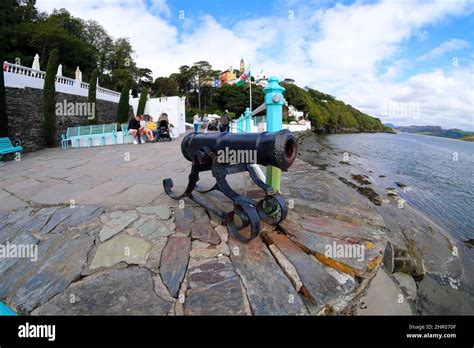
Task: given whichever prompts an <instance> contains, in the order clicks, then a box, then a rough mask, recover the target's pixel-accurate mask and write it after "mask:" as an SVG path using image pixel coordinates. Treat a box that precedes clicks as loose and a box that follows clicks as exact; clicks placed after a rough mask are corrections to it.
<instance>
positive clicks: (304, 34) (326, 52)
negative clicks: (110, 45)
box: [37, 0, 474, 130]
mask: <svg viewBox="0 0 474 348" xmlns="http://www.w3.org/2000/svg"><path fill="white" fill-rule="evenodd" d="M281 5H282V11H281V12H280V13H282V15H266V14H265V13H262V16H261V17H258V18H256V19H255V18H254V19H245V17H243V18H244V19H242V20H240V21H237V22H234V23H235V24H233V25H232V26H228V25H225V24H223V23H222V22H220V20H219V19H216V18H215V17H213V16H211V15H210V14H208V13H206V9H203V10H202V12H201V13H200V14H199V15H198V16H197V17H192V18H185V19H184V20H177V21H171V19H172V18H170V17H171V16H172V14H171V13H170V9H169V6H168V5H167V2H166V1H165V0H154V1H152V6H151V7H150V6H149V5H147V4H146V3H145V0H116V1H105V2H97V1H95V0H94V1H92V0H83V1H80V2H79V1H75V0H74V1H72V0H38V1H37V6H38V8H39V9H41V10H46V11H51V10H52V9H53V8H61V7H66V8H67V9H68V10H69V11H70V12H71V13H72V14H73V15H75V16H78V17H81V18H84V19H89V18H90V19H95V20H97V21H98V22H99V23H101V24H102V25H103V26H104V28H105V29H106V30H107V31H108V32H109V33H110V34H112V35H113V36H114V37H119V36H126V37H129V38H130V41H131V44H132V46H133V47H134V49H135V51H136V60H137V63H138V64H139V66H141V67H147V68H150V69H152V70H153V72H154V77H158V76H167V75H169V74H170V73H173V72H176V71H177V70H178V68H179V66H181V65H184V64H188V65H189V64H192V63H193V62H195V61H198V60H208V61H209V62H210V63H211V64H212V65H213V67H214V68H215V69H222V70H224V69H227V68H228V67H229V66H230V65H232V66H233V67H234V68H236V67H238V64H239V60H240V58H241V57H244V59H245V61H246V63H251V64H252V69H253V72H254V74H255V73H256V72H260V71H261V70H263V71H264V74H265V75H267V76H269V75H276V76H279V77H280V78H285V77H290V78H293V79H295V80H296V82H297V84H298V85H300V86H310V87H313V88H316V89H318V90H321V91H323V92H326V93H331V94H333V95H335V96H337V97H338V98H339V99H341V100H343V101H345V102H346V103H350V104H351V105H353V106H354V107H356V108H359V109H361V110H362V111H364V112H367V113H369V114H371V115H373V116H376V117H380V118H381V119H382V120H383V121H387V122H388V121H393V122H394V123H397V122H405V121H406V117H405V116H403V115H401V116H396V117H395V116H393V115H388V116H387V115H384V114H383V113H382V112H381V109H383V106H384V105H387V103H399V104H400V103H411V104H409V105H412V104H415V105H419V106H420V109H419V110H420V112H419V115H412V116H413V117H418V119H416V123H417V124H420V125H421V124H428V123H432V124H433V123H435V122H434V121H436V122H438V123H437V124H439V125H442V126H444V127H459V128H464V129H473V130H474V124H473V122H472V119H471V118H469V117H470V116H472V107H473V105H472V96H470V93H471V92H470V91H471V88H472V85H471V82H470V74H471V71H473V65H472V63H469V61H467V62H466V63H465V64H464V65H462V66H459V67H457V68H454V67H451V68H449V67H443V68H442V69H441V68H438V69H435V70H433V71H431V72H424V73H414V74H412V75H411V76H409V77H408V78H405V80H400V78H401V77H403V73H404V72H405V70H406V69H407V68H408V67H411V66H412V64H413V62H412V61H410V58H409V57H406V56H403V55H402V52H404V51H405V50H406V48H407V46H406V43H407V41H408V40H409V39H410V38H412V37H414V38H417V37H418V39H420V35H421V37H422V38H424V37H427V36H428V35H429V28H430V26H433V25H436V24H437V23H440V22H442V21H443V20H445V19H449V18H455V17H457V16H462V15H465V14H466V13H469V12H470V11H471V12H472V8H473V5H472V3H470V2H469V1H444V0H439V1H436V0H435V1H421V0H415V1H410V2H405V1H380V2H360V1H356V2H355V3H353V4H350V5H343V4H340V3H337V4H335V5H332V4H331V5H330V4H327V3H324V7H321V4H320V3H317V5H313V4H312V3H311V2H302V1H286V3H285V2H282V3H281ZM284 6H287V8H286V9H285V8H284ZM288 9H291V10H292V11H293V13H294V17H292V18H290V16H288V13H287V11H286V10H288ZM285 11H286V12H285ZM174 15H177V14H174ZM172 23H173V24H172ZM454 40H458V39H454ZM443 44H444V46H443ZM463 45H464V46H463ZM465 45H466V44H465V43H462V40H458V41H453V40H450V41H448V42H447V43H442V44H441V45H440V46H439V47H438V48H435V49H433V50H432V51H430V52H433V51H434V53H427V54H426V55H428V57H429V55H430V54H431V55H433V54H434V55H436V54H442V53H443V52H444V53H446V52H448V51H449V50H453V49H461V48H459V47H460V46H462V47H464V48H465V47H466V46H465ZM456 47H457V48H456ZM405 53H406V52H405ZM408 53H409V52H408ZM412 58H413V57H412ZM411 60H413V61H416V59H411ZM470 62H472V57H471V59H470ZM469 64H471V65H469ZM381 66H385V67H386V70H385V71H382V73H381V72H380V67H381ZM435 87H436V88H435ZM416 103H418V104H416ZM393 105H398V104H393ZM400 105H404V104H400ZM397 117H398V118H397ZM407 117H409V116H407ZM414 123H415V122H414Z"/></svg>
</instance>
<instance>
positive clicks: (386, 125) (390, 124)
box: [383, 123, 396, 128]
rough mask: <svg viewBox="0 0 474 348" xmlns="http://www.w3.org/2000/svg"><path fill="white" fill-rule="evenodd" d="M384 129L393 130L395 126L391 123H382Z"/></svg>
mask: <svg viewBox="0 0 474 348" xmlns="http://www.w3.org/2000/svg"><path fill="white" fill-rule="evenodd" d="M383 125H384V126H385V127H390V128H395V127H396V126H395V125H394V124H393V123H384V124H383Z"/></svg>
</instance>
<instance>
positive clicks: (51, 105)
mask: <svg viewBox="0 0 474 348" xmlns="http://www.w3.org/2000/svg"><path fill="white" fill-rule="evenodd" d="M57 69H58V50H57V49H53V50H52V51H51V53H50V54H49V59H48V65H47V68H46V75H45V77H44V87H43V112H44V122H43V138H44V143H45V145H46V146H48V147H52V146H55V145H56V142H57V139H56V113H55V112H56V110H55V108H56V88H55V86H54V84H55V82H56V71H57Z"/></svg>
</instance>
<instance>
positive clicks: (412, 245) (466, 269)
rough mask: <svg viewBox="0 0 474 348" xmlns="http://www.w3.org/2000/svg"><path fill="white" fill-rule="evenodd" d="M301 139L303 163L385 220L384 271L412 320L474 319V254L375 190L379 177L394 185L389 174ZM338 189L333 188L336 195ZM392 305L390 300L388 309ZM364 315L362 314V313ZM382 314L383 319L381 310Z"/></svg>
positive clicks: (378, 285) (311, 138)
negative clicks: (440, 317) (360, 198)
mask: <svg viewBox="0 0 474 348" xmlns="http://www.w3.org/2000/svg"><path fill="white" fill-rule="evenodd" d="M298 136H299V145H300V146H299V158H300V159H301V160H303V161H305V162H306V163H309V164H311V165H312V166H314V167H315V172H316V173H321V172H324V173H325V174H326V175H329V176H332V177H334V178H337V179H338V182H339V183H340V185H341V186H348V187H350V188H352V189H354V190H355V191H357V192H358V193H360V194H361V195H363V196H365V197H366V198H367V202H368V203H369V204H370V205H371V206H372V207H373V208H375V209H376V210H377V212H378V213H379V214H380V216H381V217H382V219H383V221H384V223H385V226H386V228H387V230H386V232H387V239H388V242H389V246H388V248H387V249H388V250H386V252H385V255H384V266H383V269H384V271H385V272H386V273H387V274H388V275H389V276H390V278H391V279H392V280H394V281H395V284H397V285H398V286H399V287H400V288H401V290H402V292H403V294H404V296H405V297H406V298H408V299H409V301H408V303H409V304H410V306H411V308H412V310H413V312H414V314H421V315H430V314H432V315H442V314H447V315H454V314H473V313H474V304H473V301H472V298H473V296H474V295H473V284H472V281H473V280H472V274H473V265H472V251H471V250H469V249H468V248H466V247H465V246H464V245H463V243H459V242H457V241H456V240H455V239H454V238H453V237H452V236H451V235H450V234H449V233H448V232H447V231H445V230H444V229H443V228H441V227H440V226H439V225H438V224H436V223H435V222H433V221H432V220H431V219H430V218H428V217H427V216H425V215H424V214H423V213H421V212H420V211H419V210H417V209H415V208H413V207H411V206H409V205H408V204H407V203H406V202H405V201H403V200H402V199H401V198H400V197H399V196H398V194H397V192H396V190H390V191H387V187H382V186H380V185H378V184H377V178H378V177H379V175H384V176H386V177H387V178H388V179H390V174H391V173H375V172H372V171H371V170H369V169H368V168H364V167H363V164H362V163H361V162H363V161H362V159H361V158H360V157H358V156H357V155H356V154H353V153H350V149H348V150H347V151H335V150H334V149H332V148H331V147H330V146H329V145H328V143H327V142H326V141H324V136H315V135H314V134H311V133H305V134H299V135H298ZM344 152H346V153H344ZM315 180H318V178H317V177H316V178H315ZM320 180H321V179H320ZM340 185H337V186H336V187H334V185H333V190H334V194H337V191H338V190H340V187H339V186H340ZM397 189H402V188H400V187H397ZM378 273H380V270H379V272H378ZM383 284H384V282H380V281H373V282H372V284H371V287H369V289H368V291H367V292H368V294H369V295H370V293H372V294H373V293H378V292H384V291H385V290H386V289H383ZM374 288H375V289H374ZM374 290H376V291H374ZM369 300H370V298H369ZM391 300H393V299H389V298H387V302H386V304H387V303H390V301H391ZM392 302H393V301H392ZM378 306H380V304H378ZM356 312H357V308H356ZM360 312H362V313H361V314H364V313H363V312H364V311H363V310H362V311H360ZM375 312H378V311H377V310H375ZM379 312H380V313H384V311H383V309H380V311H379ZM368 314H371V313H368ZM387 314H388V313H387ZM400 314H402V313H400Z"/></svg>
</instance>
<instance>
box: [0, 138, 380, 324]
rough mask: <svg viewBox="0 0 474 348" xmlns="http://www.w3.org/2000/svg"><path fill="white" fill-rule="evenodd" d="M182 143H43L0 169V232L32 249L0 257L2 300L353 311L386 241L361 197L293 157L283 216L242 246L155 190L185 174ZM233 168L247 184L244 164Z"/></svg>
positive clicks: (80, 310) (108, 307)
mask: <svg viewBox="0 0 474 348" xmlns="http://www.w3.org/2000/svg"><path fill="white" fill-rule="evenodd" d="M180 140H181V139H177V140H176V141H173V142H171V143H153V144H144V145H118V146H105V147H94V148H79V149H69V150H61V149H59V148H55V149H45V150H41V151H37V152H35V153H30V154H26V155H25V156H23V158H22V160H21V161H19V162H15V161H9V162H6V163H5V164H4V165H2V166H0V198H1V204H0V243H2V244H4V245H5V244H6V243H8V244H9V245H13V246H15V245H21V244H23V245H35V246H37V248H38V255H37V256H38V257H37V260H36V261H33V260H30V259H27V258H9V259H6V261H5V262H2V263H0V300H1V301H3V302H5V303H6V304H7V305H8V306H9V307H11V308H12V309H13V310H15V311H16V312H18V313H21V314H33V315H38V314H46V315H53V314H58V315H63V314H73V315H75V314H84V315H93V314H99V315H102V314H125V315H129V314H130V315H133V314H136V315H143V314H150V315H200V314H209V315H309V314H333V313H347V312H350V311H351V307H352V306H353V303H354V301H355V300H356V299H357V297H358V296H359V295H360V293H361V292H362V291H363V290H364V289H365V288H366V286H367V285H368V283H369V281H370V279H371V278H372V277H373V276H374V275H375V273H376V270H377V268H378V266H379V264H380V262H381V257H382V253H383V249H384V247H385V233H384V225H383V222H382V220H381V218H380V216H379V215H378V213H377V212H376V211H375V210H374V209H371V208H370V204H368V203H367V202H368V201H367V200H366V199H365V198H364V197H362V196H360V195H359V194H358V193H357V192H355V191H354V190H352V189H350V188H348V187H347V186H346V185H343V184H341V183H340V182H339V181H338V180H337V178H333V177H331V176H330V175H328V174H327V173H326V172H324V171H319V170H316V169H315V168H314V167H311V166H310V165H309V164H307V163H305V162H303V161H300V160H297V161H296V162H295V164H294V165H293V167H292V168H291V169H290V171H289V172H288V173H285V174H284V175H283V177H282V191H283V192H282V193H283V194H284V196H285V199H288V200H289V199H292V200H293V203H294V204H293V205H294V206H293V209H291V210H290V214H289V217H288V218H287V220H285V222H284V223H283V224H282V225H281V226H279V227H277V228H273V227H270V226H264V227H263V232H262V233H261V236H260V237H258V238H256V239H254V240H253V241H251V242H250V243H248V244H242V243H240V242H238V241H237V240H235V239H233V238H232V237H229V236H228V233H227V230H226V228H225V227H224V226H222V225H220V221H218V219H217V218H216V217H215V216H214V215H212V214H209V213H208V212H206V211H204V210H203V209H202V208H200V207H197V206H195V205H193V204H191V202H188V201H182V202H177V201H174V200H172V199H170V198H169V197H168V196H167V195H166V194H165V193H164V192H163V186H162V180H163V179H164V178H167V177H171V178H173V181H174V183H175V186H177V190H179V189H181V188H184V185H185V183H186V182H187V176H188V172H189V168H190V163H189V162H187V161H186V160H185V159H184V158H183V157H182V155H181V153H180V142H181V141H180ZM316 177H317V178H318V180H316V179H315V178H316ZM230 179H231V184H232V186H233V187H235V188H236V189H237V190H238V191H243V190H245V191H246V194H248V195H253V194H255V192H254V191H256V190H254V187H253V186H251V184H250V181H248V180H247V178H246V177H245V176H244V175H243V174H237V175H234V176H231V178H230ZM201 182H202V183H203V186H206V185H209V186H210V185H211V184H212V178H211V177H210V176H203V178H202V179H201ZM210 195H211V197H212V200H214V201H215V203H217V204H219V205H220V206H221V207H222V208H224V209H226V208H228V209H229V210H230V209H231V206H230V205H229V204H230V202H228V201H226V200H225V199H224V197H223V196H220V195H219V193H215V194H210ZM333 243H336V244H341V245H349V244H350V245H354V244H357V245H360V246H364V247H365V257H364V258H363V259H362V260H357V259H354V258H341V257H339V256H337V255H334V256H333V257H327V256H325V247H326V246H327V245H333Z"/></svg>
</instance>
